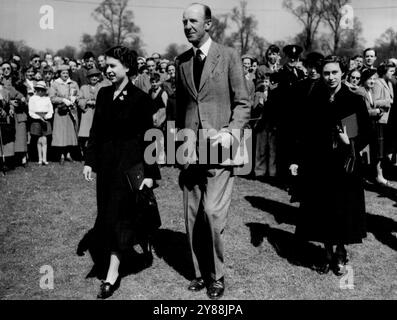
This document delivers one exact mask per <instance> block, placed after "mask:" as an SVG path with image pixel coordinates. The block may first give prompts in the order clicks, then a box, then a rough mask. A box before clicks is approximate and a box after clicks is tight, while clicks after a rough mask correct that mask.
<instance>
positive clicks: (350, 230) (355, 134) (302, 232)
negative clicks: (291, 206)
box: [290, 56, 370, 275]
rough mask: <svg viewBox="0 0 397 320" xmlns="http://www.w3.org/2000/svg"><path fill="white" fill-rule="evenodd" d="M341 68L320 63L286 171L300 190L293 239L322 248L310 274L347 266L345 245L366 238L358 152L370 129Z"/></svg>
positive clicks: (335, 62)
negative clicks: (319, 77) (318, 78)
mask: <svg viewBox="0 0 397 320" xmlns="http://www.w3.org/2000/svg"><path fill="white" fill-rule="evenodd" d="M341 69H342V68H341V62H340V60H339V58H338V57H335V56H329V57H326V58H325V59H324V62H323V65H322V69H321V75H322V81H319V83H318V84H317V85H316V86H315V87H314V88H313V90H312V92H311V94H310V96H309V98H308V101H307V102H308V103H307V108H306V110H305V111H304V112H305V116H304V117H303V120H302V124H301V130H300V133H299V139H298V146H297V148H296V150H297V151H298V152H295V159H294V163H293V164H292V165H291V166H290V170H291V173H292V175H297V174H299V176H300V181H301V188H302V189H301V206H300V210H301V214H300V216H299V220H298V223H297V226H296V232H295V233H296V236H297V238H298V239H300V240H304V241H316V242H320V243H323V244H324V248H325V250H324V259H322V261H321V263H319V264H318V265H316V266H315V269H316V271H317V272H319V273H327V272H329V270H332V271H333V272H334V273H335V274H336V275H341V274H342V270H343V267H344V264H346V263H347V252H346V248H345V245H348V244H353V243H361V242H362V239H363V238H365V237H366V226H365V199H364V189H363V186H362V179H361V177H360V162H359V159H360V155H359V152H360V151H361V150H362V149H363V148H364V147H365V146H366V145H367V144H368V135H369V130H370V127H369V116H368V111H367V108H366V105H365V103H364V101H363V99H362V97H360V96H359V95H356V94H355V93H353V92H351V91H350V90H349V88H348V87H347V86H346V85H345V84H344V83H342V81H341V79H342V71H341ZM334 247H336V249H335V250H334Z"/></svg>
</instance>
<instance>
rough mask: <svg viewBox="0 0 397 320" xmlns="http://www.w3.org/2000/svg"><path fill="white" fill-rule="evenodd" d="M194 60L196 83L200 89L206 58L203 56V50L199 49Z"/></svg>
mask: <svg viewBox="0 0 397 320" xmlns="http://www.w3.org/2000/svg"><path fill="white" fill-rule="evenodd" d="M193 62H194V63H193V76H194V85H195V86H196V89H197V90H198V89H199V86H200V79H201V74H202V72H203V67H204V60H203V59H202V58H201V50H200V49H197V51H196V55H195V56H194V60H193Z"/></svg>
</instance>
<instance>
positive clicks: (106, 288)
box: [97, 276, 120, 299]
mask: <svg viewBox="0 0 397 320" xmlns="http://www.w3.org/2000/svg"><path fill="white" fill-rule="evenodd" d="M119 287H120V276H119V277H118V278H117V280H116V282H115V283H114V284H110V283H109V282H105V281H102V283H101V286H100V287H99V292H98V295H97V298H98V299H107V298H109V297H111V296H112V295H113V293H114V292H115V291H116V290H117V289H118V288H119Z"/></svg>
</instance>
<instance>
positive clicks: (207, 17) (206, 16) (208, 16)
mask: <svg viewBox="0 0 397 320" xmlns="http://www.w3.org/2000/svg"><path fill="white" fill-rule="evenodd" d="M193 5H199V6H202V7H203V11H204V20H212V13H211V9H210V7H209V6H207V5H205V4H202V3H199V2H194V3H192V4H191V5H190V6H189V7H191V6H193Z"/></svg>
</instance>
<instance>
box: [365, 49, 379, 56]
mask: <svg viewBox="0 0 397 320" xmlns="http://www.w3.org/2000/svg"><path fill="white" fill-rule="evenodd" d="M367 51H373V52H374V53H375V57H376V56H377V54H376V50H375V49H374V48H367V49H365V50H364V52H363V56H364V57H365V54H366V53H367Z"/></svg>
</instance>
